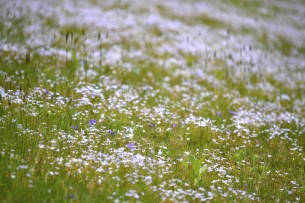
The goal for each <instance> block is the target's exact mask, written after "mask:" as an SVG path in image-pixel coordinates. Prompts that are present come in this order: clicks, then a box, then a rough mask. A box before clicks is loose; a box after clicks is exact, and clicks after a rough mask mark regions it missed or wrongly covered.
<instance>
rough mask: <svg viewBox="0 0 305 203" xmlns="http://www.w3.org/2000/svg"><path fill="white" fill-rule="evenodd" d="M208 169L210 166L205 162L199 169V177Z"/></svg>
mask: <svg viewBox="0 0 305 203" xmlns="http://www.w3.org/2000/svg"><path fill="white" fill-rule="evenodd" d="M207 169H208V166H207V165H206V164H205V165H204V166H202V167H200V169H199V177H201V175H202V174H203V173H204V172H205V171H206V170H207Z"/></svg>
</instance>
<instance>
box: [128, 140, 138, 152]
mask: <svg viewBox="0 0 305 203" xmlns="http://www.w3.org/2000/svg"><path fill="white" fill-rule="evenodd" d="M127 147H128V148H129V149H130V150H131V151H133V150H135V149H136V146H135V144H134V143H132V142H130V143H128V144H127Z"/></svg>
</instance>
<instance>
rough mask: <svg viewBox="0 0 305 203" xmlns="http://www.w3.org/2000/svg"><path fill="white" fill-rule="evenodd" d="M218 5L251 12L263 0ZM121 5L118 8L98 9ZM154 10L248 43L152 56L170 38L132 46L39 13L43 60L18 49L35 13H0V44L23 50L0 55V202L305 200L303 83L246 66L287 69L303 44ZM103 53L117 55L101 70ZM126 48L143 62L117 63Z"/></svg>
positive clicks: (158, 33) (157, 32)
mask: <svg viewBox="0 0 305 203" xmlns="http://www.w3.org/2000/svg"><path fill="white" fill-rule="evenodd" d="M91 3H92V5H96V4H97V3H98V2H96V1H92V2H91ZM229 4H230V5H233V6H235V7H237V8H240V9H246V10H247V9H248V11H249V14H251V15H253V16H256V15H257V13H256V12H255V11H254V10H252V9H253V8H254V7H256V6H262V5H261V4H260V3H259V2H258V1H254V2H250V1H249V2H248V1H247V2H242V1H230V2H229ZM90 5H91V4H90ZM245 6H250V8H244V7H245ZM131 7H132V6H131V5H129V4H120V3H119V2H116V3H114V4H109V5H107V7H106V8H107V9H105V11H106V10H107V11H111V10H113V9H118V10H120V11H121V12H123V11H124V10H129V9H131ZM18 9H21V8H17V10H18ZM133 9H135V8H133ZM155 9H156V10H157V11H158V12H159V13H160V14H161V15H162V16H166V19H167V20H168V19H171V20H173V21H174V22H176V21H180V22H182V23H185V24H186V25H187V26H190V27H192V26H197V25H199V26H204V27H208V28H209V29H213V30H214V28H215V29H216V30H222V29H225V30H229V31H234V32H232V33H231V35H232V36H231V37H234V35H238V36H251V37H252V39H254V40H256V41H255V42H257V44H259V45H258V46H257V47H256V48H257V49H256V50H255V48H248V49H250V50H246V48H244V49H240V50H236V47H234V48H232V49H229V47H225V48H224V50H221V49H219V50H215V52H214V53H215V54H211V53H213V51H208V50H207V51H206V52H204V54H202V53H196V52H191V51H189V50H183V49H178V48H177V49H176V50H175V51H170V50H168V51H164V52H161V51H159V48H160V46H162V45H163V44H164V43H167V42H169V43H172V44H171V46H173V47H174V46H176V45H175V43H177V42H179V43H180V42H181V41H179V40H178V41H174V40H176V39H175V38H174V37H177V38H178V37H179V33H180V32H182V31H181V30H164V28H163V27H162V26H159V25H157V24H156V25H153V26H150V27H149V28H148V29H147V31H148V34H147V36H145V41H144V40H142V39H144V37H142V36H141V34H139V36H140V37H138V36H137V37H129V36H128V35H126V36H125V33H124V30H122V31H118V30H111V31H109V32H108V31H105V32H104V30H103V29H104V28H101V29H96V28H95V27H94V26H90V25H77V24H75V25H60V24H59V23H57V22H56V21H55V20H54V19H55V17H54V19H53V18H51V17H43V18H41V22H40V21H39V22H40V25H41V26H42V27H43V28H44V29H46V30H48V29H50V30H49V31H50V33H49V35H48V36H44V37H45V38H43V39H48V40H50V42H48V43H47V42H45V43H46V47H45V48H46V49H47V50H48V49H51V48H52V49H56V50H58V49H60V50H61V51H62V52H61V53H63V54H59V52H58V53H52V54H45V53H44V52H43V51H41V49H40V48H41V47H39V46H34V45H33V46H31V45H30V44H28V42H27V39H28V38H32V37H33V36H31V34H30V33H29V32H25V31H24V29H25V28H26V27H27V26H29V25H32V24H35V23H34V22H35V21H33V19H31V18H30V17H29V16H27V15H24V16H21V17H18V18H9V17H7V16H6V15H4V14H3V13H2V14H1V15H0V17H1V18H0V19H1V20H3V21H1V23H0V31H1V37H2V38H3V39H5V40H1V39H0V47H1V48H2V47H3V46H2V45H5V44H9V45H16V46H19V47H22V48H20V49H18V50H9V49H4V48H3V49H0V64H1V65H0V202H114V201H118V202H124V201H125V202H180V201H188V202H201V201H212V202H252V201H253V202H275V201H279V202H286V201H291V202H294V201H296V202H301V201H304V199H305V187H304V184H305V178H304V177H305V162H304V160H305V138H304V133H305V131H304V127H305V123H304V120H305V114H304V112H303V109H304V107H305V106H304V92H305V91H304V90H305V86H304V82H303V81H302V80H300V79H299V78H300V77H295V81H293V82H292V84H293V85H290V84H291V83H289V84H288V83H287V82H286V81H285V80H280V79H278V78H277V76H278V75H277V73H276V72H267V71H266V72H264V71H263V70H267V69H268V68H269V67H267V66H266V67H259V66H263V65H264V64H262V63H261V62H260V61H259V60H256V59H255V57H253V58H254V59H253V60H252V54H253V56H256V57H257V55H255V53H254V51H257V50H258V51H261V53H268V54H270V55H271V56H272V54H274V53H275V54H280V55H281V57H282V58H279V59H278V60H283V62H287V61H285V57H296V54H294V52H293V50H297V51H298V52H299V54H300V55H301V56H303V55H304V48H302V46H301V45H300V46H296V45H294V44H293V43H291V42H290V41H289V38H288V37H287V36H285V35H284V34H283V35H277V36H273V37H274V39H276V41H272V40H271V37H270V36H269V32H268V31H267V30H263V31H261V32H259V33H261V34H256V33H253V32H252V29H250V28H248V27H247V26H245V27H242V28H240V30H239V29H237V30H234V29H233V28H232V27H233V26H232V25H231V24H227V23H225V22H223V21H221V20H218V19H217V18H216V17H213V16H212V15H211V16H210V15H208V14H206V15H194V16H191V17H189V16H187V15H186V16H184V17H181V16H178V15H175V14H174V13H167V8H165V6H162V5H159V6H158V5H157V6H156V8H155ZM140 10H141V12H140V11H139V12H138V13H137V12H136V13H137V15H142V12H144V13H145V12H146V10H145V8H141V9H140ZM12 12H13V11H12ZM282 12H284V11H282ZM71 15H72V14H71ZM117 15H119V14H117ZM142 17H143V16H142ZM268 19H269V18H268ZM4 22H10V23H12V25H13V27H12V28H11V29H18V30H20V31H19V32H12V30H10V29H9V28H8V27H6V24H4ZM125 29H127V28H125ZM134 29H135V28H134ZM171 29H172V28H171ZM100 30H102V31H100ZM46 35H47V34H46ZM167 35H169V36H171V37H172V38H171V37H168V36H167ZM186 36H187V37H188V35H186ZM36 37H37V38H38V37H39V36H36ZM149 37H150V38H149ZM237 39H239V38H237ZM272 39H273V38H272ZM111 40H113V41H111ZM170 40H172V41H170ZM188 41H191V42H192V39H189V40H188ZM174 42H175V43H174ZM179 43H177V44H179ZM47 44H48V46H50V47H47ZM249 46H250V47H251V45H249ZM114 47H120V48H121V49H122V53H123V54H122V57H121V58H119V59H118V62H117V63H115V62H113V63H111V62H108V63H106V62H105V61H106V60H107V59H109V58H111V57H112V56H113V55H115V54H116V53H115V52H114V51H113V48H114ZM260 48H261V49H262V50H260ZM251 49H254V50H251ZM135 51H140V53H141V54H140V55H136V56H134V55H129V54H130V53H133V52H135ZM216 52H217V53H216ZM94 54H96V55H98V57H97V59H95V58H94ZM238 54H240V55H242V56H243V57H240V58H239V55H238ZM249 55H251V60H247V59H246V58H245V57H244V56H249ZM276 56H277V55H276ZM107 57H109V58H107ZM171 59H175V60H176V61H178V62H175V60H173V61H174V62H172V63H170V64H167V63H166V62H167V61H168V60H171ZM264 59H265V58H264ZM297 59H299V58H297ZM179 60H180V61H182V62H181V63H179ZM266 60H267V59H266ZM126 64H128V65H129V66H127V65H126ZM285 66H287V70H283V72H284V73H285V74H286V76H287V78H288V79H291V78H293V77H294V75H293V73H291V70H289V68H291V67H290V66H289V64H286V65H285ZM288 66H289V67H288ZM297 67H298V66H297ZM281 68H282V67H281ZM293 68H294V69H293V70H295V71H296V73H299V74H300V75H301V74H303V75H304V68H303V67H298V68H296V67H293ZM280 70H281V71H282V69H280Z"/></svg>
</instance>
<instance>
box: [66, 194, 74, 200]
mask: <svg viewBox="0 0 305 203" xmlns="http://www.w3.org/2000/svg"><path fill="white" fill-rule="evenodd" d="M74 198H75V194H69V195H67V197H66V199H74Z"/></svg>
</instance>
